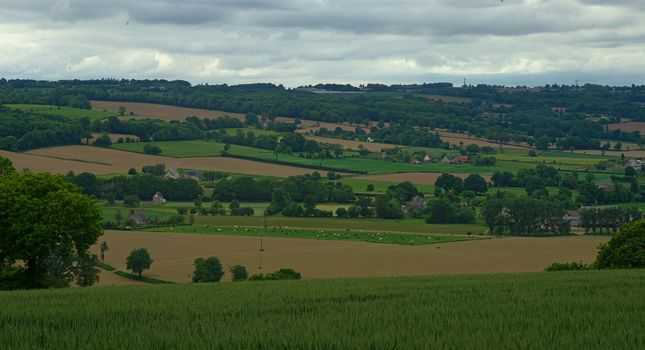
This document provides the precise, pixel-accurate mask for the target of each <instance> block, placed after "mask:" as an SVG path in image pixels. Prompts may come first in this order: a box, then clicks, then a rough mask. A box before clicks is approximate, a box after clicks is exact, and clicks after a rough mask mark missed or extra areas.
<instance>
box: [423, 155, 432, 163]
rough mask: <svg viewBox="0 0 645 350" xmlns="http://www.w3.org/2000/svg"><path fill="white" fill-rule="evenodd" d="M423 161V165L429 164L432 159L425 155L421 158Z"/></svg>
mask: <svg viewBox="0 0 645 350" xmlns="http://www.w3.org/2000/svg"><path fill="white" fill-rule="evenodd" d="M423 161H424V162H425V163H430V162H432V157H430V156H429V155H427V154H426V156H425V157H423Z"/></svg>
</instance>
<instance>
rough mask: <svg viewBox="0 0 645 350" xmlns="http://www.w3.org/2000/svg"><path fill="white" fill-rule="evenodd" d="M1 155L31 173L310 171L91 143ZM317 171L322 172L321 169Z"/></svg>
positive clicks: (282, 173)
mask: <svg viewBox="0 0 645 350" xmlns="http://www.w3.org/2000/svg"><path fill="white" fill-rule="evenodd" d="M2 154H5V155H4V156H6V157H8V158H9V159H11V160H12V161H14V160H15V162H14V163H15V164H16V168H17V169H22V168H25V167H26V168H29V169H31V170H32V171H34V172H43V171H49V172H53V173H59V174H60V173H66V172H67V171H69V170H74V171H75V172H81V171H91V172H93V173H95V174H115V173H127V172H128V170H129V169H130V168H135V169H138V170H139V169H141V166H143V165H148V164H159V163H164V164H166V168H185V169H201V170H218V171H224V172H230V173H240V174H258V175H265V176H276V177H287V176H292V175H304V174H307V173H311V170H308V169H302V168H296V167H290V166H283V165H276V164H268V163H261V162H253V161H248V160H242V159H233V158H221V157H194V158H172V157H163V156H151V155H146V154H139V153H133V152H123V151H117V150H113V149H107V148H100V147H91V146H62V147H50V148H41V149H37V150H33V151H31V152H30V153H29V154H22V153H12V152H3V153H2ZM35 156H37V157H35ZM43 160H46V161H47V164H41V162H42V161H43ZM97 163H98V164H97ZM320 173H321V174H325V172H324V171H321V172H320Z"/></svg>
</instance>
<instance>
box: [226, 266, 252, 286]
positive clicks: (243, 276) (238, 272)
mask: <svg viewBox="0 0 645 350" xmlns="http://www.w3.org/2000/svg"><path fill="white" fill-rule="evenodd" d="M230 271H231V280H232V281H233V282H239V281H246V280H247V279H249V273H248V272H247V271H246V267H244V266H242V265H235V266H231V268H230Z"/></svg>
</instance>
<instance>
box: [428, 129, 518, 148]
mask: <svg viewBox="0 0 645 350" xmlns="http://www.w3.org/2000/svg"><path fill="white" fill-rule="evenodd" d="M435 132H437V133H438V134H439V136H441V140H443V141H445V142H448V143H450V144H451V145H458V144H459V142H463V143H464V145H465V146H467V145H470V144H475V145H477V146H480V147H482V146H490V147H493V148H495V149H497V148H499V146H500V144H499V143H494V142H490V141H486V140H482V139H478V138H476V137H473V136H472V135H468V134H459V133H455V132H449V131H439V130H437V131H435ZM501 146H502V148H512V149H527V148H528V145H513V144H506V143H504V144H502V145H501Z"/></svg>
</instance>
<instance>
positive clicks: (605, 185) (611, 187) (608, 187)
mask: <svg viewBox="0 0 645 350" xmlns="http://www.w3.org/2000/svg"><path fill="white" fill-rule="evenodd" d="M596 186H598V188H600V189H601V190H605V191H613V190H614V187H615V185H614V183H613V182H602V183H599V184H597V185H596Z"/></svg>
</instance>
